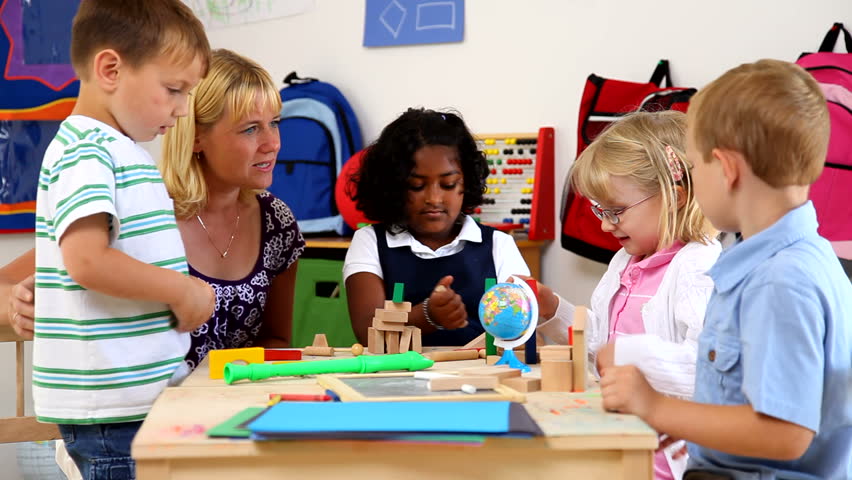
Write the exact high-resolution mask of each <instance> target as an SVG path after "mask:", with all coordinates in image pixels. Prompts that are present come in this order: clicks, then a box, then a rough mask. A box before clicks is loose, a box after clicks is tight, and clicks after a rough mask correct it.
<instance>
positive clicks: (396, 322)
mask: <svg viewBox="0 0 852 480" xmlns="http://www.w3.org/2000/svg"><path fill="white" fill-rule="evenodd" d="M402 298H403V297H402V284H401V283H397V284H395V285H394V291H393V300H386V301H385V308H377V309H376V315H375V316H374V317H373V326H372V327H369V328H368V329H367V351H368V352H370V353H374V354H382V353H405V352H407V351H409V350H412V351H415V352H417V353H422V352H423V341H422V339H421V336H420V329H419V328H417V327H414V326H409V325H406V323H407V322H408V314H409V312H411V302H403V301H402Z"/></svg>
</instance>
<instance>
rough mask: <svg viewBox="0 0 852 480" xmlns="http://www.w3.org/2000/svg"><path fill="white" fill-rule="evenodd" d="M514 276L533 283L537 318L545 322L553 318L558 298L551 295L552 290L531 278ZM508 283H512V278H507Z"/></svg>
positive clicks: (557, 305)
mask: <svg viewBox="0 0 852 480" xmlns="http://www.w3.org/2000/svg"><path fill="white" fill-rule="evenodd" d="M515 276H516V277H518V278H523V279H524V280H527V281H529V280H533V281H535V283H536V289H537V290H538V316H539V317H541V318H543V319H545V320H549V319H551V318H553V316H554V315H556V308H557V307H559V298H557V297H556V294H555V293H553V289H551V288H550V287H548V286H547V285H545V284H543V283H541V282H539V281H538V280H536V279H534V278H533V277H528V276H526V275H515ZM509 282H510V283H512V282H513V279H512V277H509Z"/></svg>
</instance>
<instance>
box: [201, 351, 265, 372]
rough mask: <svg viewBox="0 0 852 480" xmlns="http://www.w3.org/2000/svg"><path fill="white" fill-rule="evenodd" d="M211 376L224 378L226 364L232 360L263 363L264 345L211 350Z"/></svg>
mask: <svg viewBox="0 0 852 480" xmlns="http://www.w3.org/2000/svg"><path fill="white" fill-rule="evenodd" d="M208 355H209V357H210V378H214V379H215V378H224V377H225V364H226V363H230V362H238V361H242V362H246V363H263V357H264V354H263V347H250V348H224V349H220V350H210V353H209V354H208Z"/></svg>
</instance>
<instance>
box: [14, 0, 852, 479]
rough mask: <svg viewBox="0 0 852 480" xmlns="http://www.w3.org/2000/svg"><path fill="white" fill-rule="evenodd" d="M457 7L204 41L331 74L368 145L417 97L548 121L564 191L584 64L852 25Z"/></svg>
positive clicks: (550, 277) (600, 3)
mask: <svg viewBox="0 0 852 480" xmlns="http://www.w3.org/2000/svg"><path fill="white" fill-rule="evenodd" d="M278 1H283V0H278ZM465 14H466V25H465V29H466V31H465V40H464V42H463V43H456V44H444V45H429V46H412V47H393V48H370V49H367V48H364V47H362V46H361V43H362V37H363V17H364V2H363V1H354V0H346V1H342V0H316V7H315V8H314V9H313V10H312V11H310V12H308V13H306V14H304V15H299V16H293V17H286V18H280V19H275V20H270V21H267V22H261V23H254V24H247V25H242V26H234V27H229V28H227V29H223V30H214V31H211V32H210V33H209V36H210V39H211V43H212V44H213V46H214V47H225V48H230V49H233V50H235V51H237V52H239V53H242V54H244V55H247V56H249V57H251V58H253V59H255V60H257V61H258V62H260V63H261V64H262V65H264V66H265V67H266V68H267V69H269V70H270V72H271V73H272V75H273V77H274V78H275V79H276V80H279V81H280V80H281V79H283V78H284V76H285V75H287V73H289V72H290V71H292V70H296V71H297V72H298V73H299V74H300V75H302V76H312V77H318V78H320V79H323V80H326V81H329V82H332V83H334V84H335V85H337V86H338V87H339V88H340V89H341V90H342V91H343V93H344V94H345V95H346V96H347V97H348V98H349V100H350V102H351V103H352V106H353V108H354V109H355V111H356V112H357V113H358V115H359V119H360V122H361V127H362V129H363V131H364V136H365V140H367V141H370V140H372V139H374V138H375V137H376V136H377V135H378V132H379V131H380V129H381V127H382V126H383V125H385V124H387V123H388V122H390V121H391V120H392V119H394V118H395V117H396V116H397V115H398V114H399V113H401V112H402V111H404V110H405V109H406V108H407V107H408V106H414V105H422V106H427V107H430V108H443V107H453V108H456V109H458V110H459V111H460V112H461V113H462V114H463V115H464V117H465V119H466V121H467V123H468V124H469V126H470V128H471V129H472V130H473V131H474V132H488V133H499V132H524V131H535V130H536V129H537V128H538V127H540V126H553V127H556V135H557V143H556V152H557V164H558V166H557V169H556V179H555V181H556V184H557V197H558V196H559V191H560V189H561V185H562V179H563V178H564V176H565V173H566V172H567V169H568V166H569V165H570V162H571V160H572V157H573V152H574V151H575V148H576V145H575V141H574V139H575V135H576V127H577V126H576V123H577V108H578V103H579V99H580V94H581V93H582V89H583V85H584V82H585V79H586V77H587V76H588V75H589V74H590V73H592V72H594V73H596V74H598V75H601V76H605V77H612V78H619V79H625V80H633V81H645V80H647V78H648V77H649V76H650V74H651V71H652V70H653V68H654V65H655V62H656V61H657V60H658V59H660V58H668V59H669V60H671V63H672V68H673V74H674V77H675V81H676V82H677V84H678V85H682V86H694V87H700V86H702V85H704V84H706V83H707V82H709V81H710V80H712V79H713V78H715V77H716V76H718V75H719V74H721V73H722V72H723V71H725V70H726V69H728V68H731V67H733V66H735V65H738V64H740V63H742V62H747V61H753V60H756V59H759V58H764V57H772V58H780V59H786V60H795V59H796V58H797V56H798V55H799V53H800V52H802V51H812V50H814V49H816V48H817V46H818V45H819V43H820V41H821V39H822V36H823V34H824V33H825V31H826V30H827V29H828V28H829V27H830V26H831V24H832V23H833V22H834V21H843V22H844V23H846V24H847V25H850V26H852V2H850V1H849V0H816V1H812V2H802V1H800V0H751V1H750V0H716V1H712V2H710V1H702V2H698V1H695V0H681V1H675V0H658V1H654V2H638V1H628V0H621V1H615V0H610V1H604V0H583V1H578V0H526V1H519V0H514V1H513V0H468V1H467V7H466V12H465ZM152 151H156V147H155V146H152ZM556 210H557V212H558V210H559V206H557V208H556ZM29 245H31V237H26V236H25V237H23V238H21V237H16V238H12V237H3V238H0V262H3V261H5V260H7V259H9V258H11V257H12V256H13V255H15V254H17V253H19V252H22V251H23V250H25V249H26V248H27V247H28V246H29ZM603 270H604V266H603V265H600V264H597V263H594V262H590V261H587V260H585V259H582V258H580V257H577V256H576V255H574V254H572V253H569V252H567V251H565V250H563V249H562V248H561V247H560V246H559V245H558V240H557V242H555V243H554V244H552V245H551V246H550V247H548V248H547V250H546V252H545V254H544V258H543V277H544V278H543V280H544V282H545V283H548V284H550V285H551V286H553V287H554V288H555V290H556V291H558V292H560V293H562V294H563V295H564V296H565V297H566V298H568V299H569V300H571V301H573V302H576V303H587V302H588V299H589V296H590V295H591V291H592V289H593V288H594V285H595V284H596V282H597V279H598V278H599V277H600V275H601V274H602V273H603ZM0 355H5V356H3V357H0V358H11V355H12V350H11V349H7V348H5V347H4V346H0ZM4 376H7V375H6V374H5V373H0V377H4ZM3 380H6V381H5V382H4V383H2V385H4V387H3V390H4V391H5V392H7V395H4V396H3V398H2V399H0V408H2V411H10V409H11V408H13V407H11V405H12V403H11V402H13V401H14V398H13V395H12V394H11V391H12V390H13V389H12V387H11V386H10V387H6V386H5V385H14V381H13V376H11V375H8V379H6V378H3ZM8 451H9V448H8V447H0V464H3V465H7V464H8V462H7V458H9V457H7V456H6V452H8ZM8 473H9V472H8V471H6V472H4V474H0V476H3V475H5V474H8ZM9 478H16V477H15V476H11V477H9Z"/></svg>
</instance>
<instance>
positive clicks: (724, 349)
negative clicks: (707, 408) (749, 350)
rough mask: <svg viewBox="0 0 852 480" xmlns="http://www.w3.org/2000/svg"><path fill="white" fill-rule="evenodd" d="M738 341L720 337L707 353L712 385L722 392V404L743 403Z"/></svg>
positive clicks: (741, 370)
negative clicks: (712, 379) (712, 378)
mask: <svg viewBox="0 0 852 480" xmlns="http://www.w3.org/2000/svg"><path fill="white" fill-rule="evenodd" d="M740 347H741V345H740V342H739V339H736V338H730V337H725V336H720V337H717V338H716V341H715V342H714V343H713V345H712V346H711V348H710V350H708V352H707V360H708V363H709V364H710V366H711V368H710V373H711V375H712V376H713V377H714V384H715V385H717V386H718V387H719V388H721V390H722V394H723V402H724V403H743V402H745V396H744V395H743V393H742V383H743V369H742V364H741V363H740V353H741V348H740Z"/></svg>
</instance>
